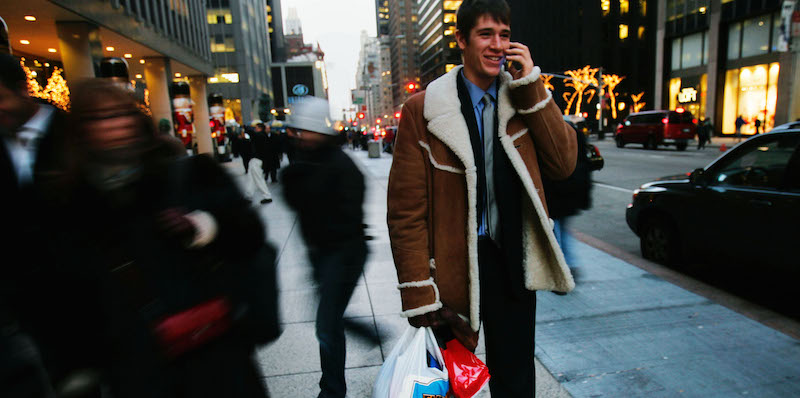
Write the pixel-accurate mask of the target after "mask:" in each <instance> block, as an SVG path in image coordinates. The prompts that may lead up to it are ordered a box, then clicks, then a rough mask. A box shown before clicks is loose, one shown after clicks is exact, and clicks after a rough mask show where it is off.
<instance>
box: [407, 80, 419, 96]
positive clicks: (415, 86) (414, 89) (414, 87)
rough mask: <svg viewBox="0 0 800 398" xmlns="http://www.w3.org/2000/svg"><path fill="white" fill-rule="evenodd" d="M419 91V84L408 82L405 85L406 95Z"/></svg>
mask: <svg viewBox="0 0 800 398" xmlns="http://www.w3.org/2000/svg"><path fill="white" fill-rule="evenodd" d="M417 90H419V83H415V82H409V83H408V84H406V92H407V93H415V92H417Z"/></svg>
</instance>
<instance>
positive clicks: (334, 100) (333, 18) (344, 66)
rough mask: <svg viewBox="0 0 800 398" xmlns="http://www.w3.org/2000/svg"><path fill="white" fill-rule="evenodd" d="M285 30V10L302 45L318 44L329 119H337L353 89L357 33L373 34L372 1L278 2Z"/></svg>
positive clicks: (373, 6)
mask: <svg viewBox="0 0 800 398" xmlns="http://www.w3.org/2000/svg"><path fill="white" fill-rule="evenodd" d="M281 3H282V8H281V13H282V16H283V20H284V30H285V27H286V17H287V16H288V15H289V8H292V7H294V8H296V9H297V16H298V17H299V18H300V21H301V22H302V26H303V39H304V40H305V42H306V43H316V42H319V45H320V47H321V48H322V51H323V52H325V66H326V68H327V71H328V98H329V100H330V103H331V117H332V118H333V119H341V117H342V109H343V108H349V107H350V102H351V101H350V90H351V89H352V88H354V87H355V85H356V77H355V76H356V68H357V67H358V53H359V51H360V49H361V48H360V47H361V31H362V30H366V31H367V34H368V35H369V36H372V37H374V36H375V34H376V30H377V27H376V21H375V0H323V1H320V0H281Z"/></svg>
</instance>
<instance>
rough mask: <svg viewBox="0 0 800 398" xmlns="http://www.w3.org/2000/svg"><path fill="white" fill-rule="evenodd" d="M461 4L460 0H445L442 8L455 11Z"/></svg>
mask: <svg viewBox="0 0 800 398" xmlns="http://www.w3.org/2000/svg"><path fill="white" fill-rule="evenodd" d="M459 6H461V0H445V2H444V9H445V10H449V11H456V10H458V7H459Z"/></svg>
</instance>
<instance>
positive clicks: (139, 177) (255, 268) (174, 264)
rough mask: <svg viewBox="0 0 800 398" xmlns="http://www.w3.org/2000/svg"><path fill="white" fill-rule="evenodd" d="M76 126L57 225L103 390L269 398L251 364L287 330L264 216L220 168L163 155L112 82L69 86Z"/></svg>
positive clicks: (203, 160) (146, 122) (146, 123)
mask: <svg viewBox="0 0 800 398" xmlns="http://www.w3.org/2000/svg"><path fill="white" fill-rule="evenodd" d="M72 117H73V118H74V123H73V124H72V126H73V128H74V129H73V130H72V131H71V135H70V148H69V151H70V155H71V157H72V161H71V163H70V164H71V165H72V167H71V168H70V170H68V171H67V173H66V175H67V177H66V178H67V181H68V183H67V184H66V186H67V187H68V189H67V190H65V192H64V194H65V195H66V196H67V198H68V199H67V200H66V204H65V208H64V209H63V211H62V212H61V213H62V214H63V215H64V216H63V217H64V218H63V219H62V220H58V222H61V223H63V225H64V226H65V227H69V228H64V231H63V233H62V239H61V241H62V244H63V246H62V247H63V252H64V254H65V257H66V258H67V259H68V264H69V265H68V268H69V269H70V270H71V271H73V272H75V273H81V274H84V275H85V276H86V277H85V279H86V280H88V281H91V283H90V284H89V285H90V286H91V287H92V288H93V289H94V290H95V291H94V296H95V300H94V302H93V303H91V304H92V305H91V306H88V308H86V307H83V308H76V309H75V311H76V312H84V313H85V312H87V311H92V313H91V315H92V316H89V317H87V318H92V319H95V322H94V323H93V324H92V325H91V326H89V325H87V328H93V329H99V330H100V335H101V336H102V340H101V341H99V342H98V343H97V344H98V345H100V346H101V347H102V350H101V352H103V353H104V354H103V356H102V358H101V359H100V361H99V362H100V363H101V369H100V370H101V372H100V373H101V375H102V377H101V380H102V381H101V382H102V383H103V384H104V385H107V386H108V388H109V389H110V390H111V394H112V395H113V396H114V397H115V398H118V397H145V396H146V397H173V396H191V397H219V396H236V397H266V396H267V391H266V388H265V386H264V384H263V378H262V376H261V374H260V372H259V370H258V367H257V365H256V364H255V361H254V358H253V355H254V351H255V347H256V345H257V344H263V343H266V342H268V341H271V340H273V339H275V338H277V336H278V334H279V333H280V330H279V328H278V320H277V298H276V297H277V293H276V291H275V285H274V269H273V270H272V274H271V275H270V269H271V268H270V267H272V266H274V252H273V251H272V249H271V247H269V246H268V245H266V244H265V242H264V239H265V236H264V226H263V224H262V223H261V221H260V218H259V217H258V215H257V213H255V212H254V211H253V209H252V208H251V207H250V206H249V203H248V202H247V200H245V199H244V198H243V197H242V195H241V193H240V192H239V191H238V189H237V188H236V185H235V184H234V182H233V181H232V180H231V178H230V177H229V176H228V175H227V174H226V172H225V171H224V170H222V169H221V168H220V167H219V166H218V165H217V164H216V162H215V161H214V160H213V159H212V158H210V157H208V156H204V155H200V156H194V157H189V158H183V159H179V158H178V155H177V154H173V153H170V152H168V151H164V150H163V148H162V145H161V144H160V143H159V141H157V140H154V139H153V137H154V135H153V134H152V131H151V129H152V127H151V126H152V123H151V120H150V119H149V117H147V116H145V115H144V114H143V113H141V111H139V108H138V104H137V103H136V101H135V99H133V98H132V97H131V96H130V94H129V93H127V92H125V91H124V90H122V89H120V88H118V87H116V86H114V85H113V84H111V83H110V82H106V81H103V80H101V79H96V80H89V81H85V82H81V83H79V84H78V85H77V86H76V87H74V89H73V92H72ZM265 270H266V271H265ZM253 275H258V277H257V278H254V277H253ZM270 278H271V279H270ZM259 282H264V285H262V286H259V287H257V286H255V284H256V283H259ZM257 290H261V296H257V295H256V294H255V293H254V292H255V291H257ZM256 311H261V312H260V313H259V316H258V318H260V319H256V320H254V317H253V316H252V315H254V312H256ZM265 314H272V315H271V317H272V319H264V318H268V317H269V315H266V316H265ZM259 322H261V324H259ZM259 327H260V329H258V330H255V329H256V328H259Z"/></svg>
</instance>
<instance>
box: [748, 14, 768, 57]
mask: <svg viewBox="0 0 800 398" xmlns="http://www.w3.org/2000/svg"><path fill="white" fill-rule="evenodd" d="M770 19H771V18H770V16H769V15H765V16H763V17H760V18H753V19H748V20H746V21H744V23H743V26H742V58H744V57H751V56H753V55H761V54H766V53H768V52H769V33H770Z"/></svg>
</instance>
